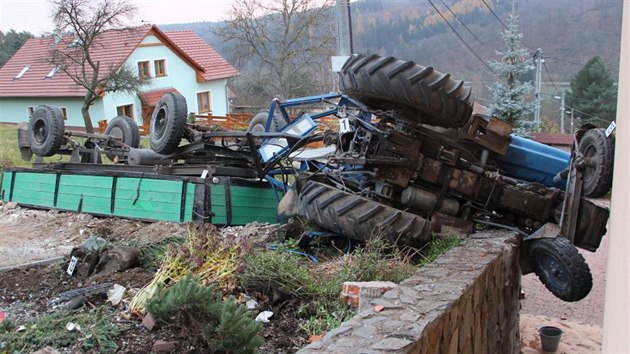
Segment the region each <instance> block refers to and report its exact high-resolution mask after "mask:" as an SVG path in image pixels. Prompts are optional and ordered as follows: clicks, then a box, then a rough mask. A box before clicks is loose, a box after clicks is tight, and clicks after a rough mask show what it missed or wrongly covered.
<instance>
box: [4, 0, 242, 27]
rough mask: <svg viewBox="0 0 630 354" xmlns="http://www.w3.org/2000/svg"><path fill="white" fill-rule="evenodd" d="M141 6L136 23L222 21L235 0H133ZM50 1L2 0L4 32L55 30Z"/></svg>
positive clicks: (132, 0)
mask: <svg viewBox="0 0 630 354" xmlns="http://www.w3.org/2000/svg"><path fill="white" fill-rule="evenodd" d="M130 1H131V2H133V3H135V4H136V6H137V7H138V12H137V13H136V16H135V21H136V24H138V25H139V24H141V21H143V20H144V21H148V22H149V23H153V24H158V25H159V24H169V23H186V22H201V21H218V20H221V19H224V18H226V17H227V16H228V14H229V11H230V8H231V3H232V1H231V0H153V1H150V0H130ZM51 14H52V9H51V6H50V3H49V2H48V1H47V0H0V31H3V32H6V31H8V30H9V29H14V30H16V31H29V32H31V33H33V34H34V35H40V34H43V33H46V32H51V31H52V30H53V23H52V18H51Z"/></svg>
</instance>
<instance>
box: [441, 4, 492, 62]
mask: <svg viewBox="0 0 630 354" xmlns="http://www.w3.org/2000/svg"><path fill="white" fill-rule="evenodd" d="M440 2H441V3H442V5H444V6H445V7H446V9H447V10H448V12H450V13H451V15H453V17H455V19H456V20H457V21H458V22H459V23H460V24H461V25H462V26H464V28H465V29H466V30H467V31H468V33H470V34H471V35H472V36H473V37H474V38H475V39H476V40H477V41H479V43H481V45H483V46H484V47H485V48H486V49H488V50H491V49H490V48H488V46H487V45H486V43H484V42H483V41H482V40H481V39H479V37H477V36H476V35H475V34H474V33H473V31H471V30H470V28H468V26H466V24H465V23H464V21H462V20H461V19H460V18H459V17H457V15H456V14H455V13H454V12H453V10H451V8H450V7H449V6H448V5H447V4H446V3H445V2H444V0H440Z"/></svg>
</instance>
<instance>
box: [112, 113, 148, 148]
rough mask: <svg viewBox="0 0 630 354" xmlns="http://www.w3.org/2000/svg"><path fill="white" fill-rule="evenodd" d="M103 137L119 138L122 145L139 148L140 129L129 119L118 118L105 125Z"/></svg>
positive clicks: (124, 117)
mask: <svg viewBox="0 0 630 354" xmlns="http://www.w3.org/2000/svg"><path fill="white" fill-rule="evenodd" d="M105 135H109V136H113V137H114V138H119V139H120V140H122V142H123V143H125V144H127V145H129V146H130V147H132V148H134V149H135V148H137V147H138V146H140V129H138V125H137V124H136V122H135V121H134V120H133V119H131V118H130V117H126V116H118V117H116V118H114V119H112V120H111V121H109V123H108V124H107V129H105Z"/></svg>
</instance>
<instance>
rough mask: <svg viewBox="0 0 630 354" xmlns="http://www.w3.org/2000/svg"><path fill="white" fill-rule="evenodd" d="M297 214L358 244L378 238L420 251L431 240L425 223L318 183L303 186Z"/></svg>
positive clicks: (393, 209) (372, 201) (313, 182)
mask: <svg viewBox="0 0 630 354" xmlns="http://www.w3.org/2000/svg"><path fill="white" fill-rule="evenodd" d="M298 210H299V215H300V216H302V217H304V218H306V219H307V220H309V221H310V222H313V223H315V224H317V225H319V226H321V227H323V228H325V229H327V230H330V231H334V232H336V233H338V234H340V235H343V236H346V237H349V238H351V239H354V240H358V241H368V240H370V239H372V238H374V237H378V238H381V239H385V240H386V241H388V242H389V243H390V244H393V245H399V246H401V247H405V246H411V247H416V248H420V247H422V246H424V245H425V244H426V243H427V242H429V241H430V240H431V223H430V222H429V221H427V220H426V219H424V218H422V217H420V216H418V215H415V214H411V213H408V212H405V211H402V210H398V209H396V208H393V207H390V206H387V205H384V204H381V203H379V202H377V201H374V200H371V199H367V198H364V197H360V196H357V195H354V194H351V193H347V192H344V191H341V190H339V189H337V188H334V187H331V186H329V185H326V184H323V183H319V182H315V181H308V182H307V183H306V184H304V186H303V188H302V190H301V191H300V193H299V198H298Z"/></svg>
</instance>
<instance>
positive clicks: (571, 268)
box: [529, 236, 593, 302]
mask: <svg viewBox="0 0 630 354" xmlns="http://www.w3.org/2000/svg"><path fill="white" fill-rule="evenodd" d="M529 242H530V244H529V256H530V259H531V262H532V265H533V268H534V272H536V275H538V278H539V279H540V281H541V282H542V283H543V284H544V285H545V287H546V288H547V289H548V290H549V291H551V293H552V294H554V295H555V296H556V297H558V298H559V299H561V300H564V301H567V302H573V301H579V300H582V299H583V298H584V297H586V295H588V293H589V292H590V291H591V288H592V287H593V277H592V276H591V271H590V269H589V267H588V264H586V261H585V260H584V257H582V255H581V254H580V253H578V251H577V249H576V248H575V246H573V245H572V244H571V242H570V241H569V240H567V239H566V238H565V237H562V236H558V237H556V238H542V239H538V240H532V241H529Z"/></svg>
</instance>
